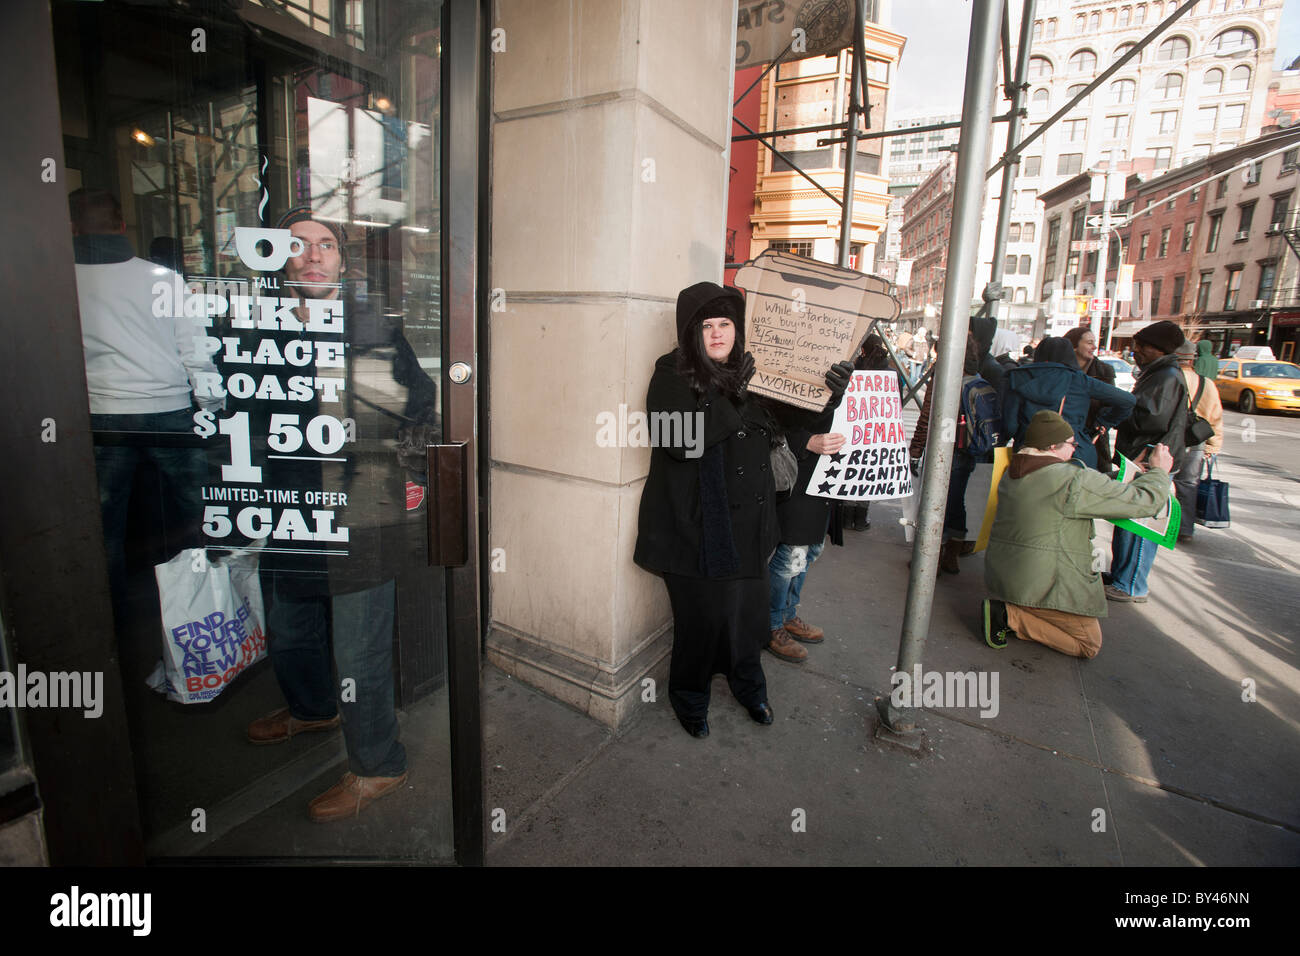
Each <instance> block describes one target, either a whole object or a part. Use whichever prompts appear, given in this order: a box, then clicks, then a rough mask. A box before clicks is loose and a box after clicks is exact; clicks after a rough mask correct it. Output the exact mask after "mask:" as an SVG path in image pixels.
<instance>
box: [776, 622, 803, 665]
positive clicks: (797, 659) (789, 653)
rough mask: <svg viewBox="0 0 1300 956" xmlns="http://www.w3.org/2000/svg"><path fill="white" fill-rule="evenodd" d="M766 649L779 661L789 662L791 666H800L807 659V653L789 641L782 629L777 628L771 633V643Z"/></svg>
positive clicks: (788, 636) (787, 635)
mask: <svg viewBox="0 0 1300 956" xmlns="http://www.w3.org/2000/svg"><path fill="white" fill-rule="evenodd" d="M767 649H768V650H769V651H771V652H772V653H773V654H775V655H776V656H777V657H779V658H781V660H783V661H789V662H790V663H791V664H802V663H803V662H804V661H805V660H807V659H808V652H807V651H805V650H804V649H803V648H802V647H800V646H799V645H798V644H796V643H795V642H794V641H792V640H790V635H789V634H787V633H786V630H785V628H783V627H778V628H777V629H776V630H775V631H773V632H772V641H771V643H770V644H768V645H767Z"/></svg>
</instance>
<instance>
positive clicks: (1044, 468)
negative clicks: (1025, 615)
mask: <svg viewBox="0 0 1300 956" xmlns="http://www.w3.org/2000/svg"><path fill="white" fill-rule="evenodd" d="M1169 487H1170V484H1169V473H1168V472H1165V471H1161V470H1160V469H1158V468H1153V469H1151V470H1150V471H1148V472H1146V473H1145V474H1142V475H1139V476H1138V477H1136V478H1135V479H1133V481H1131V482H1129V483H1128V484H1123V485H1121V484H1120V483H1119V482H1117V481H1115V480H1114V479H1112V478H1107V477H1106V476H1105V475H1102V474H1101V473H1100V472H1097V471H1094V470H1092V469H1090V468H1085V467H1083V464H1082V463H1081V462H1079V461H1077V460H1076V461H1059V460H1057V459H1054V458H1049V457H1046V456H1039V455H1016V456H1015V457H1014V458H1013V459H1012V460H1011V465H1010V466H1009V467H1008V468H1007V471H1006V473H1005V474H1004V475H1003V476H1002V480H1001V481H1000V482H999V483H998V512H997V518H996V519H995V520H994V522H993V530H992V533H991V534H990V536H989V546H988V554H987V555H986V557H985V562H984V583H985V585H986V586H987V587H988V590H989V593H990V594H991V595H992V596H993V597H995V598H997V599H998V600H1001V601H1006V602H1008V603H1010V604H1019V605H1021V606H1023V607H1039V608H1049V609H1051V610H1056V611H1067V612H1069V613H1070V614H1082V615H1085V616H1087V617H1105V616H1106V594H1105V591H1104V590H1103V588H1102V582H1101V575H1100V574H1098V573H1097V572H1096V571H1094V570H1093V569H1092V568H1093V555H1092V533H1093V528H1092V519H1094V518H1104V519H1107V520H1114V519H1118V518H1149V517H1151V516H1152V515H1155V514H1156V513H1158V512H1159V511H1160V509H1161V508H1163V507H1164V505H1165V502H1166V501H1167V500H1168V498H1169Z"/></svg>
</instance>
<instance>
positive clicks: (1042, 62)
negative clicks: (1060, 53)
mask: <svg viewBox="0 0 1300 956" xmlns="http://www.w3.org/2000/svg"><path fill="white" fill-rule="evenodd" d="M1051 75H1052V61H1051V60H1049V59H1048V58H1047V57H1045V56H1031V57H1030V58H1029V78H1030V79H1031V80H1040V79H1047V78H1048V77H1050V76H1051Z"/></svg>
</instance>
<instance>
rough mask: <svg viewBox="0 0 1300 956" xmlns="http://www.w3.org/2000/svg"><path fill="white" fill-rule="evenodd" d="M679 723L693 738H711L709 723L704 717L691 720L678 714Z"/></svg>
mask: <svg viewBox="0 0 1300 956" xmlns="http://www.w3.org/2000/svg"><path fill="white" fill-rule="evenodd" d="M677 721H678V723H680V724H681V725H682V728H683V729H684V730H685V731H686V732H687V733H688V734H690V735H691V736H692V737H707V736H709V722H708V721H707V720H705V719H704V718H702V717H701V718H700V719H699V720H691V719H689V718H687V717H683V716H682V715H681V714H678V715H677Z"/></svg>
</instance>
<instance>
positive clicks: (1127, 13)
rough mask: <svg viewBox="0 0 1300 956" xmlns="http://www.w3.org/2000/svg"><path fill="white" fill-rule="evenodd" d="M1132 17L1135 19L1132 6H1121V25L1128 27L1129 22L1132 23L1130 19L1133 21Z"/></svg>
mask: <svg viewBox="0 0 1300 956" xmlns="http://www.w3.org/2000/svg"><path fill="white" fill-rule="evenodd" d="M1132 19H1133V8H1132V7H1120V8H1119V25H1120V26H1122V27H1126V26H1128V25H1129V23H1130V21H1132Z"/></svg>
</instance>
